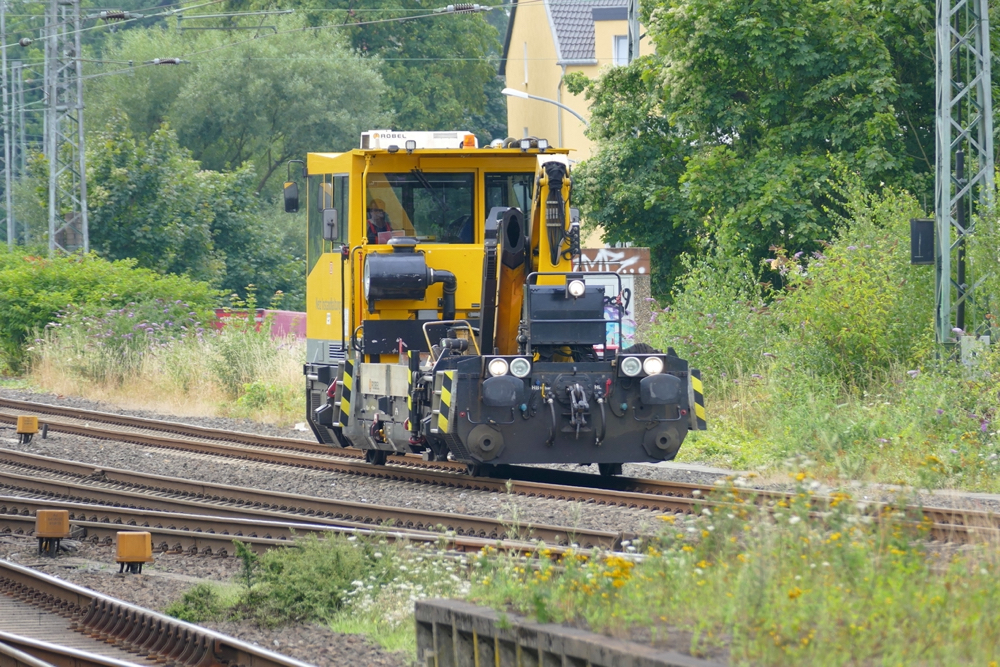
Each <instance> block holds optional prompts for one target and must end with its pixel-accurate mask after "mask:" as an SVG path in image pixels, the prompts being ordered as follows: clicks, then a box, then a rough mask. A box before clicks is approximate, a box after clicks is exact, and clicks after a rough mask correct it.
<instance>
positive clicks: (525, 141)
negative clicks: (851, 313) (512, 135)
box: [521, 139, 531, 153]
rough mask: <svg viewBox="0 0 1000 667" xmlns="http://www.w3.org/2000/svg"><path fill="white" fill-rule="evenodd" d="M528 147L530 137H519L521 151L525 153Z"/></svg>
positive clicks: (529, 146)
mask: <svg viewBox="0 0 1000 667" xmlns="http://www.w3.org/2000/svg"><path fill="white" fill-rule="evenodd" d="M529 148H531V139H521V152H522V153H527V152H528V149H529Z"/></svg>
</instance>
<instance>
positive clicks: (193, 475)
mask: <svg viewBox="0 0 1000 667" xmlns="http://www.w3.org/2000/svg"><path fill="white" fill-rule="evenodd" d="M0 446H2V447H6V448H10V449H16V450H19V451H25V452H29V453H32V454H40V455H43V456H51V457H56V458H62V459H70V460H74V461H81V462H84V463H88V464H92V465H96V466H103V467H109V468H121V469H125V470H135V471H138V472H145V473H150V474H156V475H169V476H174V477H182V478H186V479H193V480H198V481H203V482H212V483H216V484H225V485H232V486H243V487H251V488H258V489H266V490H270V491H280V492H284V493H297V494H302V495H307V496H318V497H322V498H334V499H339V500H349V501H353V502H363V503H371V504H376V505H389V506H397V507H413V508H419V509H430V510H434V511H438V512H448V513H454V514H471V515H475V516H483V517H489V518H498V517H499V518H500V519H501V520H504V521H511V522H512V523H517V524H519V525H522V526H525V525H528V524H548V525H558V526H566V527H568V528H589V529H594V530H611V531H627V532H628V531H631V532H636V533H644V532H649V531H650V530H652V529H653V528H654V527H655V526H656V524H657V523H658V522H657V521H656V516H657V514H656V513H655V512H651V511H648V510H638V509H629V508H625V507H606V506H601V505H590V504H583V503H578V502H567V501H563V500H550V499H544V498H527V497H524V496H516V495H507V494H498V493H493V492H489V491H475V490H468V489H456V488H446V487H440V486H431V485H428V484H420V483H417V482H399V481H390V480H384V479H375V478H369V477H361V476H358V475H347V474H342V473H336V472H328V471H315V470H306V469H303V468H293V467H290V466H283V465H277V464H269V463H257V462H253V461H244V460H237V459H227V458H224V457H219V456H212V455H208V454H197V453H190V452H183V451H176V450H164V449H159V448H156V447H144V446H141V445H133V444H129V443H120V442H114V441H110V440H94V439H91V438H85V437H82V436H76V435H70V434H66V433H54V432H52V433H49V437H48V439H45V440H43V439H42V438H41V437H40V436H37V437H35V438H34V439H33V440H32V441H31V442H30V443H28V444H26V445H22V444H19V443H18V442H17V440H16V438H15V437H14V431H13V428H12V427H11V426H10V425H0Z"/></svg>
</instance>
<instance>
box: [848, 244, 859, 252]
mask: <svg viewBox="0 0 1000 667" xmlns="http://www.w3.org/2000/svg"><path fill="white" fill-rule="evenodd" d="M847 249H848V250H852V251H853V250H857V249H858V246H856V245H849V246H847Z"/></svg>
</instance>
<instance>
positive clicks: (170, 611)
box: [164, 584, 226, 623]
mask: <svg viewBox="0 0 1000 667" xmlns="http://www.w3.org/2000/svg"><path fill="white" fill-rule="evenodd" d="M225 611H226V609H225V606H224V604H223V601H222V597H221V596H220V595H219V593H218V591H216V589H215V587H214V586H212V585H211V584H196V585H195V586H194V587H193V588H191V589H190V590H188V591H186V592H185V593H184V594H183V595H182V596H181V599H180V600H177V601H175V602H172V603H171V604H170V605H169V606H167V608H166V609H165V610H164V613H165V614H166V615H167V616H173V617H174V618H176V619H179V620H181V621H187V622H188V623H204V622H206V621H214V620H217V619H219V618H221V617H222V616H223V615H224V613H225Z"/></svg>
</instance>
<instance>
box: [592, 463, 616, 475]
mask: <svg viewBox="0 0 1000 667" xmlns="http://www.w3.org/2000/svg"><path fill="white" fill-rule="evenodd" d="M597 470H598V471H599V472H600V473H601V477H614V476H615V475H620V474H622V464H621V463H598V464H597Z"/></svg>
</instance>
